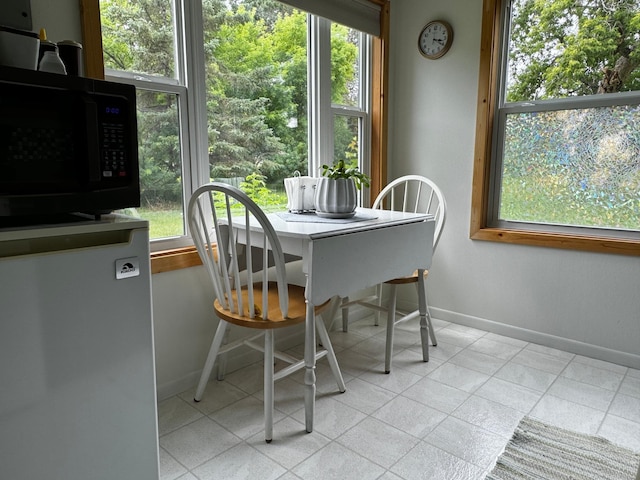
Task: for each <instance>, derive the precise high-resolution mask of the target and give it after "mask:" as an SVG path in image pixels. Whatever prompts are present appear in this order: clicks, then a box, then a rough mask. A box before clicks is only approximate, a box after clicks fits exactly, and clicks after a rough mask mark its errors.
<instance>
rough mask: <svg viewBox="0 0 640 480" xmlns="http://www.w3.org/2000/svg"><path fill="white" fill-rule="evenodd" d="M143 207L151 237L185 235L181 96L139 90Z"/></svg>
mask: <svg viewBox="0 0 640 480" xmlns="http://www.w3.org/2000/svg"><path fill="white" fill-rule="evenodd" d="M137 102H138V152H139V157H140V208H139V209H138V212H137V214H138V215H139V216H140V217H142V218H145V219H147V220H149V225H150V237H151V238H165V237H175V236H179V235H184V233H185V232H184V222H183V215H182V211H183V201H182V198H183V185H182V176H183V175H182V159H181V155H180V151H181V150H180V144H181V142H180V117H179V113H180V112H179V110H178V95H175V94H170V93H163V92H157V91H151V90H142V89H140V88H138V89H137Z"/></svg>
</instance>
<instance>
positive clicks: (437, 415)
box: [373, 396, 447, 438]
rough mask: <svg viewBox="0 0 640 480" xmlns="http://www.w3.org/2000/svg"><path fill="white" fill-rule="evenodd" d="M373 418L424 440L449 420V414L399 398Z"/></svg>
mask: <svg viewBox="0 0 640 480" xmlns="http://www.w3.org/2000/svg"><path fill="white" fill-rule="evenodd" d="M373 417H375V418H377V419H378V420H382V421H383V422H385V423H388V424H389V425H392V426H393V427H395V428H398V429H400V430H402V431H403V432H406V433H408V434H410V435H413V436H414V437H417V438H424V436H425V435H427V434H428V433H429V432H431V431H432V430H433V429H434V428H435V427H436V426H437V425H438V424H439V423H440V422H442V421H443V420H444V419H445V418H447V414H446V413H442V412H440V411H439V410H436V409H434V408H431V407H429V406H428V405H424V404H423V403H419V402H416V401H415V400H411V399H410V398H406V397H402V396H397V397H396V398H394V399H393V400H391V401H390V402H389V403H387V404H386V405H385V406H384V407H382V408H380V409H379V410H378V411H377V412H375V413H374V414H373Z"/></svg>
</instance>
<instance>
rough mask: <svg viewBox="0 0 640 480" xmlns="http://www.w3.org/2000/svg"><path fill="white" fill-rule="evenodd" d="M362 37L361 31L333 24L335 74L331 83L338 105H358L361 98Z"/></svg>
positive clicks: (332, 54)
mask: <svg viewBox="0 0 640 480" xmlns="http://www.w3.org/2000/svg"><path fill="white" fill-rule="evenodd" d="M360 39H361V33H360V32H359V31H357V30H354V29H353V28H348V27H345V26H343V25H338V24H335V23H334V24H332V25H331V68H332V72H337V71H338V69H344V70H345V71H343V72H340V73H341V74H338V75H334V80H333V81H332V84H331V90H332V92H331V101H332V102H333V103H334V104H337V105H348V106H350V107H358V108H360V107H361V106H362V105H361V103H362V102H361V98H360Z"/></svg>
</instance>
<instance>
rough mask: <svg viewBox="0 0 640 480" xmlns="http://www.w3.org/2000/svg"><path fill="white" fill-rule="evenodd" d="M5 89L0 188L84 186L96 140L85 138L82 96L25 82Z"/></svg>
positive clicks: (39, 190) (40, 190)
mask: <svg viewBox="0 0 640 480" xmlns="http://www.w3.org/2000/svg"><path fill="white" fill-rule="evenodd" d="M10 90H11V92H7V91H5V92H3V93H2V95H1V96H0V172H1V173H0V191H1V192H4V193H7V194H21V195H24V194H47V193H62V192H80V191H83V190H85V189H86V188H87V185H88V183H89V181H90V177H92V176H93V175H94V174H92V173H91V172H90V171H89V170H90V163H91V162H89V161H88V160H89V159H88V158H86V157H87V154H88V152H90V151H91V150H90V148H93V149H96V150H97V145H96V143H97V142H96V139H95V138H93V139H89V138H88V137H90V136H91V134H88V131H87V125H86V124H87V121H86V120H87V112H86V108H87V106H86V103H85V100H84V99H83V96H82V95H78V93H77V92H75V94H74V93H73V92H68V91H67V92H65V91H61V90H57V89H43V88H33V87H30V86H24V85H13V86H12V87H11V89H10ZM8 93H11V94H10V95H9V94H8ZM90 140H93V141H91V142H90ZM89 142H90V143H91V144H93V145H88V143H89Z"/></svg>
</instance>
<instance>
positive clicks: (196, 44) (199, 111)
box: [176, 0, 209, 205]
mask: <svg viewBox="0 0 640 480" xmlns="http://www.w3.org/2000/svg"><path fill="white" fill-rule="evenodd" d="M176 2H179V3H181V4H182V11H183V12H184V23H183V25H188V26H189V28H186V29H183V30H181V35H180V36H181V37H182V38H183V44H184V48H183V49H181V52H182V61H181V64H182V65H184V70H183V74H184V77H183V81H184V83H185V85H186V87H187V116H188V125H189V128H188V139H189V145H190V148H189V151H190V155H189V156H188V157H186V158H185V159H184V165H185V166H186V164H187V162H189V164H190V168H189V169H186V168H185V170H190V171H191V176H190V178H189V179H188V180H189V183H187V179H186V178H185V183H184V193H185V195H187V196H190V195H191V193H192V192H193V191H195V189H196V188H198V187H199V186H200V185H202V184H204V183H206V182H208V181H209V161H208V158H209V140H208V135H207V130H208V128H207V89H206V83H205V76H206V74H205V54H204V32H203V23H204V22H203V17H202V3H201V2H191V1H184V0H176ZM185 205H186V203H185Z"/></svg>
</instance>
